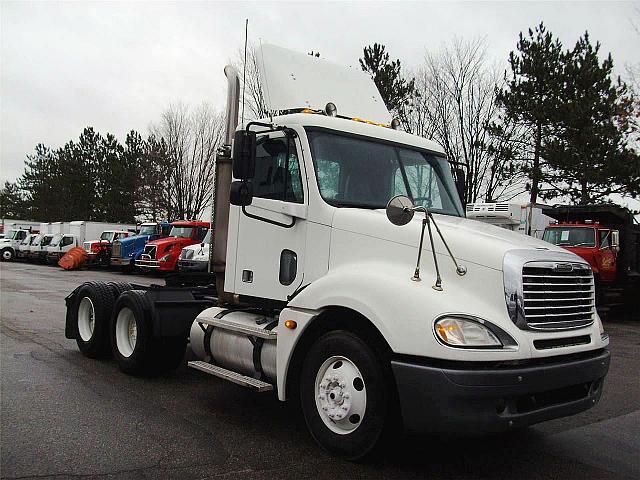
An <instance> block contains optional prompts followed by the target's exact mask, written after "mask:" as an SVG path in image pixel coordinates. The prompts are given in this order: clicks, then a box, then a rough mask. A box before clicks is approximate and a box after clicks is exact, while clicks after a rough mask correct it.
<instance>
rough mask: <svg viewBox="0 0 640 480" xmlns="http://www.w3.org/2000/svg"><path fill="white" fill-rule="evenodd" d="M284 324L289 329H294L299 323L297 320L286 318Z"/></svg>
mask: <svg viewBox="0 0 640 480" xmlns="http://www.w3.org/2000/svg"><path fill="white" fill-rule="evenodd" d="M284 326H285V327H287V328H288V329H289V330H294V329H295V328H296V327H297V326H298V324H297V323H296V322H295V320H285V322H284Z"/></svg>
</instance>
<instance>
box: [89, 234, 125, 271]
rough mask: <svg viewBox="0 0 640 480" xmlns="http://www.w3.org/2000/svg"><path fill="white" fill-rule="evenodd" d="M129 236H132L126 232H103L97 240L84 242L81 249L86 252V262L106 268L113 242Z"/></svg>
mask: <svg viewBox="0 0 640 480" xmlns="http://www.w3.org/2000/svg"><path fill="white" fill-rule="evenodd" d="M130 235H132V232H130V231H128V230H105V231H103V232H102V233H101V234H100V238H99V239H98V240H89V241H86V242H84V244H83V248H84V249H85V251H86V252H87V256H88V261H89V262H90V263H100V264H102V265H105V266H108V265H109V262H110V257H111V246H112V244H113V242H114V241H115V240H119V239H121V238H126V237H129V236H130Z"/></svg>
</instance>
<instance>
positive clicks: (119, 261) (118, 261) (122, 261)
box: [111, 257, 131, 267]
mask: <svg viewBox="0 0 640 480" xmlns="http://www.w3.org/2000/svg"><path fill="white" fill-rule="evenodd" d="M111 265H113V266H114V267H128V266H129V265H131V259H130V258H120V257H111Z"/></svg>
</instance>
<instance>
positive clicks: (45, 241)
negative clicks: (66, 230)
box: [40, 235, 53, 247]
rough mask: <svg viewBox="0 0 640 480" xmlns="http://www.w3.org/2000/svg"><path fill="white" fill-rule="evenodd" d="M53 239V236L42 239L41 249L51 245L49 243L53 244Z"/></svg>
mask: <svg viewBox="0 0 640 480" xmlns="http://www.w3.org/2000/svg"><path fill="white" fill-rule="evenodd" d="M52 238H53V235H45V236H44V237H43V238H42V242H41V243H40V246H41V247H46V246H47V245H49V243H50V242H51V239H52Z"/></svg>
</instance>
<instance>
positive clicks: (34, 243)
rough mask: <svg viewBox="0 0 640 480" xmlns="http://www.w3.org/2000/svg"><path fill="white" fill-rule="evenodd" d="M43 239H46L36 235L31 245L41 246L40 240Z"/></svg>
mask: <svg viewBox="0 0 640 480" xmlns="http://www.w3.org/2000/svg"><path fill="white" fill-rule="evenodd" d="M42 237H44V235H36V238H34V239H33V242H31V245H40V240H42Z"/></svg>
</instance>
